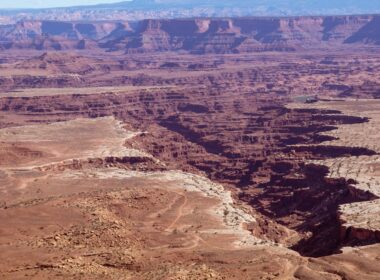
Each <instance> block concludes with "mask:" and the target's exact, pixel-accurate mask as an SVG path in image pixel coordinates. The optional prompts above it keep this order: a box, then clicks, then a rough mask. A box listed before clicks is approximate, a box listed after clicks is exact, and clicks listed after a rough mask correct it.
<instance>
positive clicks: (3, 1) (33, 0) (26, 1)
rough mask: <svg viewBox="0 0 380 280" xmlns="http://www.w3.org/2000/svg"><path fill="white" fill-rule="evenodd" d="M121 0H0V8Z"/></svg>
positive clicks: (74, 4) (114, 0) (57, 5)
mask: <svg viewBox="0 0 380 280" xmlns="http://www.w3.org/2000/svg"><path fill="white" fill-rule="evenodd" d="M121 1H122V0H0V9H4V8H43V7H63V6H78V5H88V4H99V3H114V2H121Z"/></svg>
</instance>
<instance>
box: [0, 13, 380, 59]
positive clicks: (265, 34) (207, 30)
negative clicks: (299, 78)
mask: <svg viewBox="0 0 380 280" xmlns="http://www.w3.org/2000/svg"><path fill="white" fill-rule="evenodd" d="M377 22H378V16H340V17H339V16H335V17H294V18H230V19H170V20H164V19H161V20H142V21H138V22H127V21H119V22H111V21H109V22H107V21H105V22H103V21H102V22H64V21H46V20H45V21H21V22H18V23H17V24H14V25H6V26H1V27H0V39H1V40H0V41H1V45H0V47H1V48H3V49H37V50H68V49H77V50H80V49H93V48H101V49H105V50H108V51H114V50H122V51H126V52H128V53H136V52H162V51H182V52H190V53H196V54H203V53H237V52H257V51H295V50H300V49H305V48H306V49H310V48H318V47H319V48H322V47H323V48H325V47H329V46H330V47H331V45H333V46H344V45H346V47H348V46H350V45H352V44H355V45H357V44H360V45H378V43H379V42H380V36H379V34H378V32H377V31H376V26H377Z"/></svg>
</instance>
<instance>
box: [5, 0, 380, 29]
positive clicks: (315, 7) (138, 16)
mask: <svg viewBox="0 0 380 280" xmlns="http://www.w3.org/2000/svg"><path fill="white" fill-rule="evenodd" d="M375 13H380V1H378V0H367V1H358V0H236V1H232V0H132V1H123V2H118V3H112V4H99V5H93V6H76V7H69V8H53V9H35V10H33V9H29V10H12V11H5V10H2V11H1V10H0V24H1V23H2V22H7V21H8V22H16V21H19V20H25V19H28V20H31V19H34V20H91V21H94V20H111V19H115V20H142V19H147V18H150V19H152V18H155V19H163V18H191V17H242V16H302V15H303V16H306V15H350V14H375Z"/></svg>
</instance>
